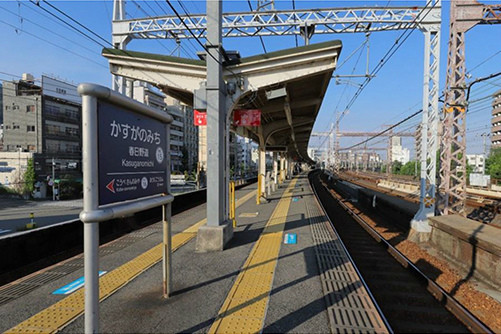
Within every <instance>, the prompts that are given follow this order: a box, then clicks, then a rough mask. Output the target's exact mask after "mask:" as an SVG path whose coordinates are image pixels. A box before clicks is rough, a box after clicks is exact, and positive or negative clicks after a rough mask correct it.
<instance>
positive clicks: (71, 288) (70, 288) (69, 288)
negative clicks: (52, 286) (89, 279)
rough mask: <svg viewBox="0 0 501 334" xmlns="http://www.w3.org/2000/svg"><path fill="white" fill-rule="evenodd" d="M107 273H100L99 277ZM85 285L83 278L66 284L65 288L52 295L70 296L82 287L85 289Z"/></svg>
mask: <svg viewBox="0 0 501 334" xmlns="http://www.w3.org/2000/svg"><path fill="white" fill-rule="evenodd" d="M106 273H107V271H100V272H99V277H101V276H103V275H104V274H106ZM84 284H85V278H84V277H83V276H82V277H80V278H78V279H76V280H74V281H73V282H71V283H69V284H66V285H65V286H63V287H61V288H59V289H57V290H56V291H54V292H53V293H52V294H53V295H69V294H71V293H73V292H75V291H77V290H78V289H80V288H81V287H83V286H84Z"/></svg>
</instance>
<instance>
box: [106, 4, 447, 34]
mask: <svg viewBox="0 0 501 334" xmlns="http://www.w3.org/2000/svg"><path fill="white" fill-rule="evenodd" d="M426 8H427V7H410V6H409V7H392V8H381V7H373V8H370V7H369V8H326V9H308V10H304V9H297V10H275V11H266V12H265V11H259V12H256V11H249V12H237V13H224V14H223V17H222V28H223V37H250V36H285V35H300V34H301V27H305V26H314V34H316V35H317V34H332V33H354V32H361V33H367V32H373V31H388V30H402V29H415V28H420V27H422V26H425V25H430V24H434V25H440V7H437V6H435V7H433V8H431V9H430V11H431V12H430V13H428V14H427V15H426V16H424V17H423V18H422V19H421V18H419V15H421V14H422V13H423V9H426ZM416 17H418V19H416ZM112 25H113V36H114V38H117V39H121V38H130V39H155V38H162V39H165V38H167V39H168V38H173V37H172V33H175V34H176V37H177V38H180V39H184V38H192V37H193V36H192V33H193V34H194V35H196V36H198V37H199V38H205V36H206V33H207V17H206V15H205V14H190V15H189V16H180V17H177V16H161V17H148V18H137V19H129V20H114V21H113V23H112ZM291 28H292V29H291ZM190 30H191V32H190Z"/></svg>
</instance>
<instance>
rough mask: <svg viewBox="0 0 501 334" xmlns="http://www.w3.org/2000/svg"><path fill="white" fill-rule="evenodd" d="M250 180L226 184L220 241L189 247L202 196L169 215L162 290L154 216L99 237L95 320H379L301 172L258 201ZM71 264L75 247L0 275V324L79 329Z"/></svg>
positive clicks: (78, 293)
mask: <svg viewBox="0 0 501 334" xmlns="http://www.w3.org/2000/svg"><path fill="white" fill-rule="evenodd" d="M255 190H256V185H250V186H247V187H244V188H242V189H240V190H237V192H236V196H237V203H236V205H237V210H236V218H237V227H236V228H235V231H234V237H233V239H232V240H231V241H230V243H229V244H228V245H227V247H226V249H225V250H224V251H222V252H210V253H198V252H196V249H195V244H196V242H195V241H196V240H195V239H196V231H197V229H198V228H199V227H200V226H202V225H203V224H204V223H205V219H204V218H205V210H206V207H205V205H201V206H198V207H196V208H194V209H192V210H189V211H186V212H183V213H180V214H178V215H175V216H174V217H173V219H172V232H173V238H172V247H173V255H172V259H173V263H172V275H173V282H172V283H173V284H172V286H173V292H172V295H171V297H170V298H168V299H164V298H163V297H162V266H161V246H160V243H161V241H162V226H161V223H157V224H153V225H150V226H148V227H146V228H143V229H141V230H137V231H135V232H132V233H130V234H128V235H125V236H123V237H122V238H119V239H117V240H115V241H113V242H110V243H108V244H105V245H102V246H101V247H100V270H101V271H103V272H104V273H103V275H102V276H101V278H100V299H101V301H100V321H99V330H100V332H106V333H167V332H169V333H171V332H200V333H202V332H204V333H205V332H211V333H216V332H220V333H230V332H231V333H247V332H303V333H320V332H322V333H327V332H378V333H384V332H387V331H388V329H387V326H386V323H385V321H384V320H383V319H382V318H381V316H380V314H379V311H378V308H377V306H376V305H375V304H374V302H373V300H372V298H371V296H370V294H369V293H368V292H367V290H366V288H365V284H364V282H363V281H362V279H361V278H360V277H359V275H358V273H357V270H356V269H355V267H354V266H353V265H352V264H351V261H350V258H349V256H348V255H347V253H346V251H345V249H344V246H343V245H342V243H341V242H340V240H339V239H338V237H337V235H336V233H335V232H334V231H333V229H332V227H331V225H330V224H329V221H328V218H327V217H326V216H325V214H324V213H323V210H322V209H321V207H320V205H319V204H318V202H317V201H316V198H315V195H314V194H313V191H312V189H311V187H310V185H309V182H308V178H307V176H306V175H299V176H296V177H294V178H292V179H291V180H287V181H285V182H284V183H283V184H282V185H281V186H280V187H279V188H278V190H277V191H275V192H274V193H273V194H272V196H271V197H270V198H269V199H270V201H269V202H268V203H265V204H260V205H257V204H256V200H255V197H256V196H255V194H256V193H255ZM82 276H83V257H82V256H81V255H79V256H77V257H74V258H71V259H69V260H67V261H65V262H63V263H59V264H56V265H54V266H51V267H49V268H45V269H44V270H41V271H39V272H37V273H34V274H32V275H30V276H28V277H24V278H22V279H20V280H18V281H16V282H13V283H11V284H10V285H9V286H7V287H3V288H2V289H5V288H7V289H11V291H12V295H13V296H14V297H12V299H11V300H9V301H8V302H7V303H3V304H1V305H0V314H2V321H1V322H0V331H2V332H7V333H52V332H63V333H82V332H83V331H84V319H83V310H84V302H83V300H84V293H83V288H81V287H79V286H78V282H76V280H78V279H79V278H80V277H82ZM23 289H24V290H23ZM23 291H24V292H23ZM55 291H58V292H60V293H63V294H54V292H55ZM16 292H17V293H18V294H19V296H18V297H15V294H16ZM64 293H66V294H64Z"/></svg>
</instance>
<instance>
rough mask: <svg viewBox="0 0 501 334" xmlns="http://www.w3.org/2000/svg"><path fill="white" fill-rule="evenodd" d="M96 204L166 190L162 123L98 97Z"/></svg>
mask: <svg viewBox="0 0 501 334" xmlns="http://www.w3.org/2000/svg"><path fill="white" fill-rule="evenodd" d="M97 117H98V152H99V153H98V170H99V205H105V204H111V203H116V202H122V201H127V200H133V199H138V198H141V197H147V196H152V195H157V194H162V193H167V182H168V181H169V180H167V179H166V170H167V168H168V164H167V161H168V148H167V129H166V125H165V123H163V122H161V121H159V120H156V119H154V118H151V117H148V116H146V115H142V114H139V113H136V112H133V111H131V110H127V109H125V108H123V107H118V106H115V105H112V104H110V103H107V102H104V101H101V100H98V103H97Z"/></svg>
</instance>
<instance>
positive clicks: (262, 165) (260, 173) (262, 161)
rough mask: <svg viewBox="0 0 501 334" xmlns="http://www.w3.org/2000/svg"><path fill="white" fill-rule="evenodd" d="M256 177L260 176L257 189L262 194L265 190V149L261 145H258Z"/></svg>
mask: <svg viewBox="0 0 501 334" xmlns="http://www.w3.org/2000/svg"><path fill="white" fill-rule="evenodd" d="M257 175H258V177H260V178H261V189H258V192H260V194H259V195H260V196H264V194H265V191H266V184H265V179H266V151H265V149H264V147H263V146H259V166H258V171H257Z"/></svg>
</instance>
